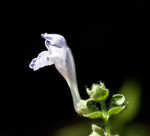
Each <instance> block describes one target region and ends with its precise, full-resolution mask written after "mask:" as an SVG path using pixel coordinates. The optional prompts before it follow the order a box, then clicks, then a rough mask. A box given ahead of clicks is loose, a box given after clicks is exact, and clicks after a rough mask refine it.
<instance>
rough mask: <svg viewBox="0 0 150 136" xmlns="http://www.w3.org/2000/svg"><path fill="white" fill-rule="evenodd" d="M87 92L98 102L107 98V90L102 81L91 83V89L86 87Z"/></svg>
mask: <svg viewBox="0 0 150 136" xmlns="http://www.w3.org/2000/svg"><path fill="white" fill-rule="evenodd" d="M86 91H87V94H88V95H89V96H90V97H91V98H92V99H93V100H95V101H97V102H100V101H104V100H106V99H107V97H108V95H109V90H108V89H107V88H106V87H105V85H104V84H103V83H100V84H93V85H92V87H91V89H89V88H86Z"/></svg>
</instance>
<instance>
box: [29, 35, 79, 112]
mask: <svg viewBox="0 0 150 136" xmlns="http://www.w3.org/2000/svg"><path fill="white" fill-rule="evenodd" d="M41 36H42V37H43V38H44V39H45V46H46V48H47V50H46V51H43V52H41V53H40V54H39V55H38V56H37V58H34V59H33V60H32V61H31V63H30V65H29V67H30V68H31V69H33V70H34V71H35V70H38V69H40V68H42V67H45V66H49V65H52V64H54V65H55V67H56V69H57V70H58V71H59V72H60V74H61V75H62V76H63V77H64V78H65V80H66V81H67V83H68V85H69V87H70V90H71V94H72V97H73V103H74V108H75V110H76V111H78V109H79V107H78V106H79V102H80V95H79V92H78V86H77V81H76V71H75V65H74V59H73V56H72V53H71V50H70V49H69V47H68V46H67V43H66V40H65V38H64V37H63V36H61V35H58V34H47V33H45V34H42V35H41Z"/></svg>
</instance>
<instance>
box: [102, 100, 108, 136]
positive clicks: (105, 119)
mask: <svg viewBox="0 0 150 136" xmlns="http://www.w3.org/2000/svg"><path fill="white" fill-rule="evenodd" d="M100 105H101V109H102V113H103V119H104V122H105V132H106V136H110V126H109V121H108V119H109V117H108V113H107V107H106V104H105V101H101V102H100Z"/></svg>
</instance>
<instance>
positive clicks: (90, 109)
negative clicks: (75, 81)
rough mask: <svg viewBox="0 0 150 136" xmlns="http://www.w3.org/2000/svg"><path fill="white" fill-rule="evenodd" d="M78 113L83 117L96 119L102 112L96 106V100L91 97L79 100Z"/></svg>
mask: <svg viewBox="0 0 150 136" xmlns="http://www.w3.org/2000/svg"><path fill="white" fill-rule="evenodd" d="M79 113H80V114H81V115H83V116H84V117H87V118H90V119H97V118H101V117H102V112H100V111H99V109H98V107H97V106H96V102H95V101H94V100H92V99H88V100H81V101H80V109H79Z"/></svg>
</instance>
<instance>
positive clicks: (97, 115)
mask: <svg viewBox="0 0 150 136" xmlns="http://www.w3.org/2000/svg"><path fill="white" fill-rule="evenodd" d="M83 116H84V117H87V118H90V119H98V118H102V112H100V111H97V112H92V113H88V114H83Z"/></svg>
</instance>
